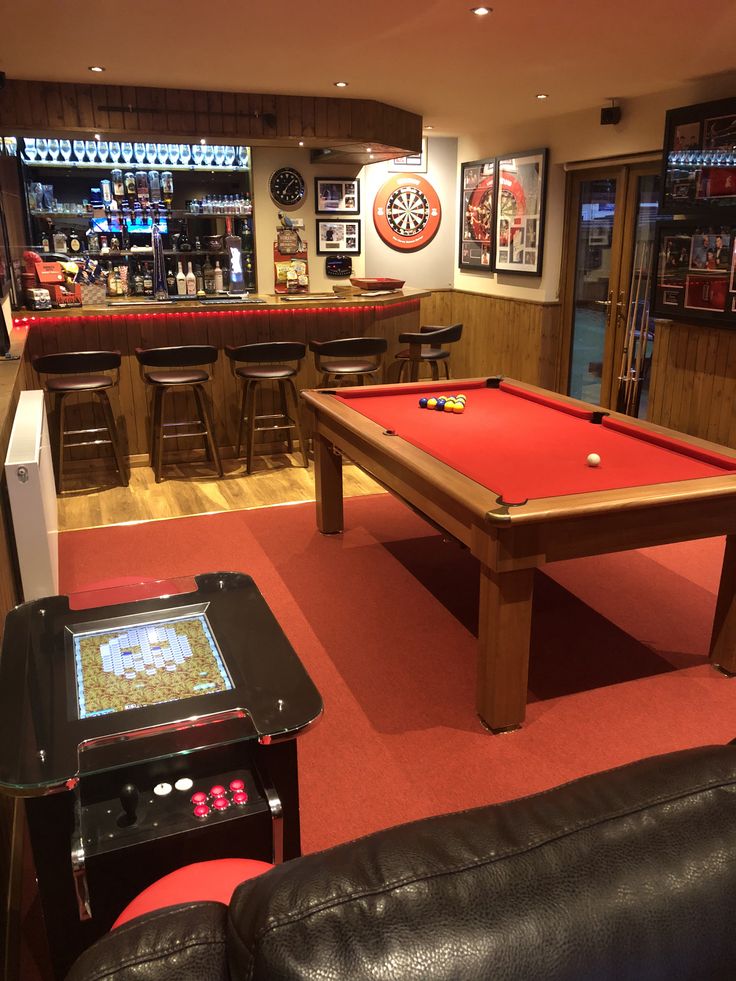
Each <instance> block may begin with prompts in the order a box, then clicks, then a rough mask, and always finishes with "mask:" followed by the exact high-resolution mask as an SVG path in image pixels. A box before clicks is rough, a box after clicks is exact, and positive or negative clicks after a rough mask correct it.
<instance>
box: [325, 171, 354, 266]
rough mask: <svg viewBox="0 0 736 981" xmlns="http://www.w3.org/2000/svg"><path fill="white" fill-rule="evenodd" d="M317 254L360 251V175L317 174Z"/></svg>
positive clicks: (344, 253)
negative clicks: (318, 216)
mask: <svg viewBox="0 0 736 981" xmlns="http://www.w3.org/2000/svg"><path fill="white" fill-rule="evenodd" d="M314 201H315V212H316V214H317V215H330V217H329V218H317V255H334V254H336V253H338V254H342V255H360V250H361V243H360V238H361V236H360V218H358V217H352V216H354V215H356V216H357V215H360V180H359V179H358V178H357V177H315V179H314Z"/></svg>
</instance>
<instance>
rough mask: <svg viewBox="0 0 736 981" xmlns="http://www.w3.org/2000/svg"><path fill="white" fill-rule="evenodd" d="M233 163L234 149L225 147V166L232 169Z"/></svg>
mask: <svg viewBox="0 0 736 981" xmlns="http://www.w3.org/2000/svg"><path fill="white" fill-rule="evenodd" d="M234 163H235V147H234V146H226V147H225V166H226V167H232V165H233V164H234Z"/></svg>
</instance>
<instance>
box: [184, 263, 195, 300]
mask: <svg viewBox="0 0 736 981" xmlns="http://www.w3.org/2000/svg"><path fill="white" fill-rule="evenodd" d="M186 284H187V296H196V295H197V277H196V276H195V275H194V271H193V270H192V264H191V262H188V263H187V276H186Z"/></svg>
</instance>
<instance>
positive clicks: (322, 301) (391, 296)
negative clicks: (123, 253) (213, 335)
mask: <svg viewBox="0 0 736 981" xmlns="http://www.w3.org/2000/svg"><path fill="white" fill-rule="evenodd" d="M428 296H430V291H429V290H421V289H411V288H405V289H402V290H396V291H394V292H391V293H388V292H381V293H360V294H356V295H354V296H348V297H342V296H338V295H337V294H327V293H314V294H309V293H305V294H290V295H286V294H283V295H275V294H272V293H271V294H268V293H254V294H251V297H250V302H248V300H244V301H243V302H240V303H238V302H234V301H232V300H230V301H228V300H223V302H222V303H217V302H212V301H210V302H206V303H202V302H200V301H199V300H197V299H192V300H168V301H159V302H156V301H155V300H153V301H152V300H135V299H126V300H110V301H108V302H106V303H101V304H98V305H95V306H83V307H76V306H75V307H53V308H52V309H51V310H16V311H14V313H13V317H14V319H15V320H16V321H23V320H27V319H30V318H39V319H41V318H45V317H111V316H115V315H116V314H120V315H122V316H126V317H127V316H131V315H132V314H136V313H148V314H150V313H217V312H220V311H225V310H227V311H230V312H231V313H236V312H240V311H242V312H249V311H255V310H287V309H291V310H299V309H318V308H319V307H330V308H340V307H368V306H370V307H376V306H392V305H393V304H396V303H403V302H406V301H407V300H421V299H422V298H424V297H428ZM254 300H255V301H259V302H253V301H254Z"/></svg>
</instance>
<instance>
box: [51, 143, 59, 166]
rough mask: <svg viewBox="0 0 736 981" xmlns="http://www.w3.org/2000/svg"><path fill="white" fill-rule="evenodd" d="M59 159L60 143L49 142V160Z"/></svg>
mask: <svg viewBox="0 0 736 981" xmlns="http://www.w3.org/2000/svg"><path fill="white" fill-rule="evenodd" d="M58 159H59V141H58V140H49V160H54V161H56V160H58Z"/></svg>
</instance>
